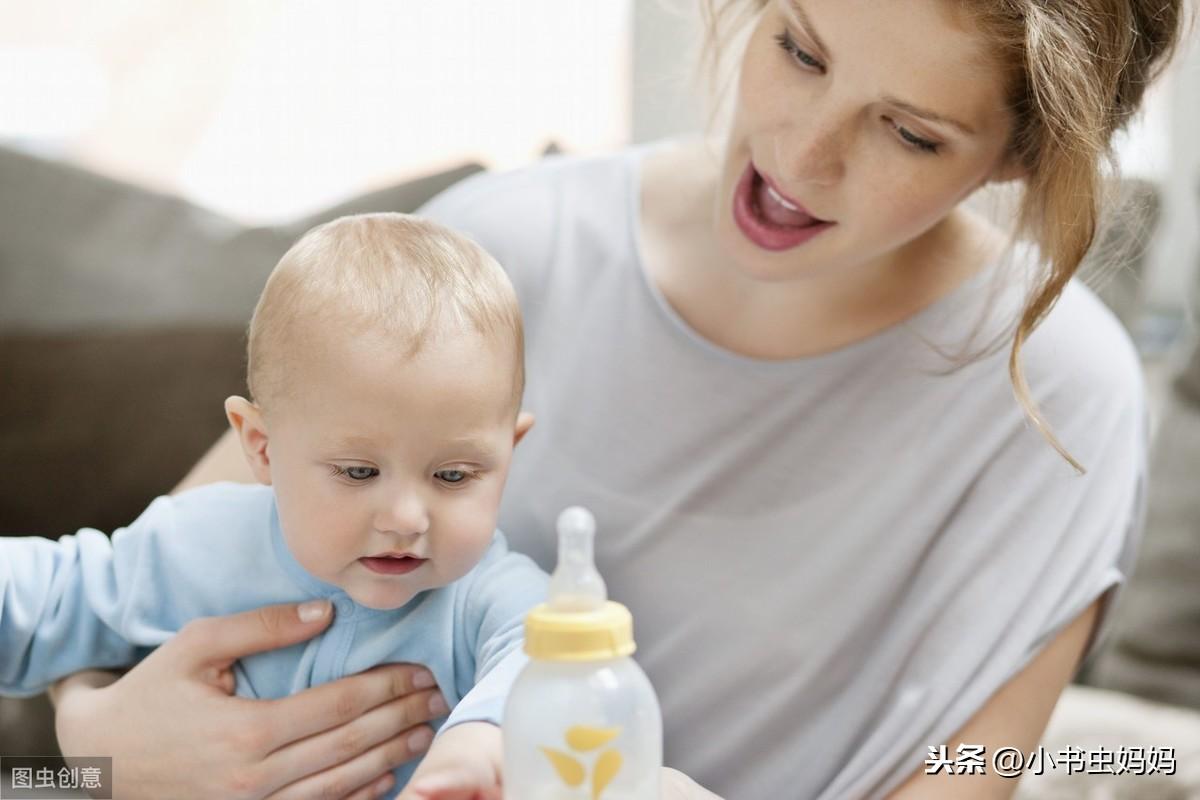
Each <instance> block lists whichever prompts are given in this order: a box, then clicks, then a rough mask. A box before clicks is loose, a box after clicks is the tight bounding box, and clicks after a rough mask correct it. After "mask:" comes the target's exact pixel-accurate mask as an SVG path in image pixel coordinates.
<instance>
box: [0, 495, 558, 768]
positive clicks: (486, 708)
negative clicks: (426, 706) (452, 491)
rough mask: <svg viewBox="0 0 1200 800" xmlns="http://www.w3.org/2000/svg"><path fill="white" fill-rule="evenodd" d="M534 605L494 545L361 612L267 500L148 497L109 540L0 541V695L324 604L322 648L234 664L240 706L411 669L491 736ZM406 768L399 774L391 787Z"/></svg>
mask: <svg viewBox="0 0 1200 800" xmlns="http://www.w3.org/2000/svg"><path fill="white" fill-rule="evenodd" d="M545 590H546V576H545V573H544V572H542V571H541V570H540V569H539V568H538V567H537V566H536V565H535V564H534V563H533V562H532V561H531V560H529V559H528V558H526V557H525V556H522V555H519V554H517V553H512V552H509V550H508V546H507V544H506V542H505V540H504V537H503V535H502V534H501V533H500V532H498V531H497V533H496V535H495V539H494V540H493V542H492V544H491V546H490V547H489V549H488V551H487V553H486V554H485V555H484V557H483V559H482V560H481V561H480V563H479V564H478V565H477V566H476V567H475V568H474V569H473V570H472V571H471V572H470V573H468V574H467V575H465V576H464V577H462V578H460V579H459V580H457V581H455V582H454V583H451V584H449V585H448V586H445V587H442V588H439V589H434V590H431V591H427V592H423V593H421V594H419V595H417V596H416V597H415V598H413V599H412V600H411V601H410V602H409V603H408V604H406V605H404V606H402V607H401V608H397V609H393V610H389V611H379V610H375V609H370V608H366V607H364V606H361V605H358V604H356V603H355V602H354V601H353V600H351V599H350V597H348V596H347V595H346V593H345V592H344V591H342V590H341V589H340V588H338V587H336V586H333V585H331V584H327V583H324V582H322V581H319V580H317V579H316V578H313V577H312V576H311V575H309V574H308V573H307V572H306V571H305V570H304V569H303V568H302V567H301V566H300V565H299V564H298V563H297V562H296V560H295V559H294V558H293V557H292V555H291V553H290V552H289V551H288V548H287V545H286V544H285V543H284V540H283V537H282V533H281V530H280V527H279V518H278V515H277V513H276V508H275V496H274V493H273V492H272V490H271V489H270V487H267V486H244V485H239V484H230V483H225V484H216V485H213V486H205V487H201V488H198V489H195V490H192V491H189V492H185V493H183V494H180V495H178V496H176V497H160V498H158V499H157V500H155V501H154V502H153V503H151V504H150V507H149V508H147V509H146V511H145V512H144V513H143V514H142V515H141V516H140V517H139V518H138V519H137V521H135V522H134V523H133V524H132V525H130V526H129V527H127V528H122V529H120V530H118V531H116V532H115V533H114V534H113V536H112V539H111V541H110V540H109V538H108V537H107V536H105V535H104V534H103V533H101V532H99V531H96V530H92V529H88V528H84V529H82V530H80V531H79V532H78V533H76V534H75V535H73V536H64V537H62V538H61V539H59V540H58V541H57V542H55V541H52V540H49V539H42V538H32V537H31V538H16V539H11V538H10V539H3V540H0V693H2V694H7V695H17V696H22V695H31V694H36V693H38V692H41V691H43V690H44V689H45V688H46V687H47V686H48V685H49V684H51V683H52V682H54V681H55V680H57V679H58V678H60V677H62V676H64V675H68V674H70V673H72V672H76V671H78V670H80V669H85V668H89V667H118V666H127V665H130V664H132V663H134V662H136V661H138V660H139V659H141V658H143V657H144V656H146V655H147V654H148V653H149V652H150V650H152V649H153V648H154V647H156V646H158V645H160V644H162V643H163V642H165V641H166V640H167V639H168V638H169V637H170V636H171V635H172V634H174V633H176V632H177V631H178V630H179V629H180V628H181V627H183V625H184V624H185V623H187V622H188V621H190V620H193V619H196V618H197V617H206V616H213V615H220V614H230V613H234V612H238V611H244V610H247V609H252V608H257V607H259V606H263V605H268V604H273V603H287V602H298V601H303V600H309V599H312V598H329V599H330V600H331V601H332V603H333V607H334V620H333V623H332V625H330V627H329V628H328V630H326V631H325V632H324V633H323V634H322V635H320V636H317V637H315V638H314V639H311V640H309V641H307V642H301V643H300V644H296V645H293V646H291V647H286V648H283V649H281V650H274V651H270V652H267V653H262V654H258V655H254V656H250V657H247V658H244V659H242V660H241V661H240V662H239V663H238V664H237V666H236V667H235V673H236V676H237V693H238V694H239V695H242V696H246V697H259V698H278V697H284V696H286V695H289V694H292V693H294V692H297V691H299V690H301V689H305V688H307V687H310V686H315V685H317V684H321V683H325V682H327V681H331V680H335V679H337V678H340V677H342V676H344V675H350V674H353V673H356V672H360V671H362V670H364V669H368V668H370V667H373V666H376V665H379V664H384V663H388V662H399V661H407V662H414V663H418V664H424V665H425V666H427V667H428V668H429V670H430V671H431V672H432V673H433V675H434V677H435V678H436V679H437V683H438V687H439V688H440V689H441V691H442V693H443V695H445V698H446V702H447V703H448V704H449V705H450V707H451V708H452V709H454V711H453V713H452V714H451V715H450V718H449V721H450V722H454V723H457V722H465V721H468V720H487V721H490V722H494V723H497V724H498V723H499V721H500V714H501V711H502V704H503V700H504V695H505V693H506V691H507V687H508V685H510V684H511V681H512V679H513V678H514V677H515V674H516V672H517V671H518V668H519V666H520V664H521V663H522V661H523V657H522V655H521V653H520V649H521V648H520V645H521V641H522V623H523V620H524V617H525V613H526V612H527V611H528V610H529V609H530V608H531V607H532V606H533V605H535V604H537V603H538V602H541V600H542V599H543V598H544V596H545ZM510 656H511V657H510ZM501 662H504V663H503V666H501V668H500V669H496V670H495V671H494V672H493V669H494V668H495V667H497V666H498V665H500V664H501ZM488 673H492V674H491V675H490V676H489V679H488V681H487V682H486V684H485V685H482V686H480V691H479V692H477V693H476V694H474V695H472V697H471V698H468V699H467V702H465V703H460V701H462V700H463V699H464V697H466V696H467V694H468V692H470V691H471V689H472V688H473V687H474V686H475V685H476V683H478V682H479V681H480V680H481V679H482V678H483V677H484V676H485V675H488ZM438 722H443V721H438ZM436 725H437V723H435V726H436ZM414 768H415V765H413V764H410V765H407V766H405V767H402V768H400V769H398V770H397V771H396V780H397V786H398V787H403V785H404V784H405V782H406V781H407V780H408V778H409V776H410V775H411V774H412V771H413V769H414Z"/></svg>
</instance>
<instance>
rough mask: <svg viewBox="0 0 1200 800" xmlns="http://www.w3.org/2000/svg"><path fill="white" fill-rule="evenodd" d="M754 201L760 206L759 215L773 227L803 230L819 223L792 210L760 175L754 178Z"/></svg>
mask: <svg viewBox="0 0 1200 800" xmlns="http://www.w3.org/2000/svg"><path fill="white" fill-rule="evenodd" d="M754 200H755V202H756V203H757V205H758V210H759V213H761V214H762V216H763V219H765V220H766V221H767V222H769V223H771V224H772V225H779V226H781V227H789V228H802V227H804V226H806V225H812V224H813V223H814V222H816V221H817V220H816V219H814V218H813V217H810V216H809V215H808V214H805V213H804V212H803V211H797V210H795V209H793V208H790V207H789V205H790V204H786V203H787V201H786V200H783V199H782V198H780V197H778V196H777V195H776V194H775V193H774V192H772V191H771V189H770V187H768V186H767V182H766V181H764V180H763V179H762V177H761V176H758V175H756V176H755V178H754ZM785 204H786V205H785Z"/></svg>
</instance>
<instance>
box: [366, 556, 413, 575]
mask: <svg viewBox="0 0 1200 800" xmlns="http://www.w3.org/2000/svg"><path fill="white" fill-rule="evenodd" d="M428 560H429V559H427V558H417V557H416V556H412V555H407V554H404V555H392V554H387V555H381V556H364V557H363V558H360V559H359V563H361V564H362V565H363V566H364V567H366V568H367V569H369V570H371V571H372V572H375V573H378V574H380V575H407V574H408V573H410V572H412V571H414V570H416V569H420V567H421V566H422V565H423V564H424V563H425V562H426V561H428Z"/></svg>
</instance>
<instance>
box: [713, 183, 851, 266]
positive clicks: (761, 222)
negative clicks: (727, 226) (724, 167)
mask: <svg viewBox="0 0 1200 800" xmlns="http://www.w3.org/2000/svg"><path fill="white" fill-rule="evenodd" d="M733 219H734V222H736V223H737V226H738V228H739V229H740V230H741V232H742V234H743V235H744V236H745V237H746V238H747V239H749V240H750V241H751V242H753V243H754V244H756V245H758V246H759V247H761V248H763V249H764V250H788V249H790V248H793V247H798V246H799V245H802V244H804V243H805V242H807V241H808V240H809V239H811V238H813V237H814V236H816V235H817V234H819V233H821V232H822V231H826V230H829V229H830V228H832V227H833V226H834V225H836V224H837V223H835V222H831V221H829V220H824V219H820V218H818V217H814V216H813V215H811V214H809V213H808V212H807V211H806V210H805V209H804V208H803V207H801V206H800V205H799V204H797V203H794V202H793V201H791V200H789V199H788V198H786V197H784V196H783V195H782V194H780V193H779V192H778V191H776V190H775V188H774V187H773V186H771V185H770V184H769V183H768V182H767V181H766V179H764V178H763V176H762V175H760V174H759V172H758V170H756V169H755V168H754V163H753V162H748V163H747V164H746V171H745V172H743V173H742V177H741V178H740V179H739V180H738V183H737V186H736V187H735V188H734V191H733Z"/></svg>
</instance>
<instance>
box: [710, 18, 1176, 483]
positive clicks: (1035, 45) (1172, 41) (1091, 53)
mask: <svg viewBox="0 0 1200 800" xmlns="http://www.w3.org/2000/svg"><path fill="white" fill-rule="evenodd" d="M951 1H952V2H954V3H955V7H954V10H956V11H960V12H964V13H965V14H966V15H967V16H968V19H970V20H971V21H972V22H973V23H974V24H975V25H976V27H977V28H978V30H980V31H981V32H982V34H983V36H984V37H985V38H986V39H987V40H988V41H990V42H992V43H993V47H994V50H993V53H994V57H995V59H996V62H997V63H998V64H999V65H1001V67H1002V68H1003V69H1005V70H1006V71H1007V72H1008V79H1009V107H1010V108H1011V110H1012V113H1013V119H1014V126H1013V133H1012V138H1011V139H1010V141H1009V144H1008V147H1009V157H1010V159H1011V160H1012V161H1013V162H1014V163H1015V164H1017V165H1019V166H1020V167H1021V168H1022V169H1023V172H1024V174H1025V176H1026V177H1025V188H1024V192H1023V195H1022V198H1021V202H1020V205H1019V209H1018V212H1017V229H1016V231H1015V235H1019V236H1025V237H1028V238H1030V239H1032V240H1033V241H1034V242H1036V243H1037V244H1038V246H1039V248H1040V250H1041V252H1042V255H1043V258H1044V268H1043V270H1042V273H1041V274H1040V275H1039V276H1038V278H1037V280H1036V281H1035V285H1034V286H1033V288H1032V290H1031V292H1030V294H1029V297H1028V299H1027V301H1026V303H1025V306H1024V308H1023V309H1022V311H1021V315H1020V319H1019V320H1018V322H1017V324H1016V331H1015V333H1014V335H1013V340H1012V346H1011V350H1010V352H1009V365H1008V366H1009V374H1010V376H1011V379H1012V384H1013V390H1014V391H1015V393H1016V395H1017V399H1018V400H1019V402H1020V403H1021V405H1022V407H1023V408H1024V409H1025V412H1026V414H1027V415H1028V416H1029V418H1030V420H1031V421H1032V422H1033V424H1034V425H1035V427H1037V429H1038V430H1039V431H1040V432H1041V433H1042V435H1043V436H1044V437H1046V439H1047V440H1048V441H1049V442H1050V444H1051V445H1053V446H1054V448H1055V449H1056V450H1057V451H1058V452H1059V453H1060V454H1062V456H1063V457H1064V458H1066V459H1067V460H1068V461H1069V462H1070V463H1071V465H1072V466H1074V467H1075V468H1076V469H1077V470H1079V471H1080V472H1082V471H1083V467H1082V466H1081V465H1080V464H1079V463H1078V462H1077V461H1076V460H1075V459H1074V458H1073V457H1072V456H1071V454H1070V453H1068V452H1067V450H1066V449H1065V448H1064V447H1063V445H1062V444H1061V443H1060V442H1059V441H1058V438H1057V437H1056V436H1055V435H1054V433H1053V431H1051V430H1050V427H1049V425H1048V424H1047V423H1046V421H1045V419H1044V417H1043V416H1042V414H1041V412H1040V411H1039V409H1038V407H1037V404H1036V403H1035V401H1034V400H1033V397H1032V395H1031V394H1030V391H1029V386H1028V384H1027V382H1026V380H1025V374H1024V372H1023V371H1022V369H1021V360H1020V359H1021V349H1022V347H1023V346H1024V344H1025V342H1026V341H1027V340H1028V338H1029V336H1030V335H1031V334H1032V333H1033V331H1034V330H1036V329H1037V327H1038V325H1039V324H1040V323H1041V322H1042V320H1043V319H1045V317H1046V314H1048V313H1049V312H1050V310H1051V309H1052V308H1053V307H1054V304H1055V303H1056V302H1057V301H1058V298H1059V297H1060V296H1061V294H1062V292H1063V289H1064V288H1065V287H1066V285H1067V283H1068V282H1069V281H1070V280H1071V278H1072V277H1073V276H1074V275H1075V273H1076V271H1077V270H1078V269H1079V265H1080V262H1082V260H1083V257H1084V255H1085V254H1086V253H1087V252H1088V250H1089V248H1090V247H1091V246H1092V242H1093V240H1094V239H1095V237H1096V229H1097V224H1098V220H1099V217H1100V213H1101V208H1102V201H1103V199H1104V187H1105V180H1104V169H1105V167H1106V166H1108V167H1110V168H1112V169H1113V171H1114V172H1115V163H1114V155H1113V152H1112V147H1111V144H1112V139H1113V134H1114V133H1115V132H1116V131H1117V130H1119V129H1120V128H1121V127H1122V126H1123V125H1124V124H1125V123H1126V122H1128V121H1129V119H1130V118H1131V117H1132V116H1133V115H1134V113H1135V112H1136V111H1137V110H1138V107H1139V106H1140V104H1141V101H1142V95H1143V93H1144V91H1145V89H1146V87H1147V86H1148V85H1149V84H1150V83H1151V82H1152V81H1153V80H1154V78H1156V77H1157V76H1158V74H1159V73H1160V72H1161V70H1162V68H1163V67H1164V65H1165V64H1166V63H1167V61H1168V60H1169V58H1170V56H1171V54H1172V52H1173V51H1174V49H1175V46H1176V43H1177V42H1178V40H1179V37H1180V29H1181V28H1182V26H1183V20H1182V17H1183V9H1182V5H1183V0H946V2H951ZM767 2H768V0H750V1H749V2H748V1H747V0H702V7H703V11H704V14H703V17H704V23H705V34H706V35H705V48H704V51H703V54H702V55H703V58H704V64H705V66H706V67H707V71H706V72H707V75H708V77H709V79H710V84H711V86H712V87H713V89H714V90H715V91H716V92H718V93H719V92H721V91H723V86H722V79H723V77H724V76H723V71H722V69H721V63H722V62H721V52H722V50H723V49H724V47H725V46H726V45H727V43H728V41H729V39H730V37H731V36H732V34H733V32H735V31H736V30H738V29H739V28H741V27H743V26H744V24H745V23H746V22H748V21H749V20H750V19H751V18H752V17H753V13H752V12H756V11H760V10H761V9H762V8H763V7H765V6H766V4H767Z"/></svg>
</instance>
